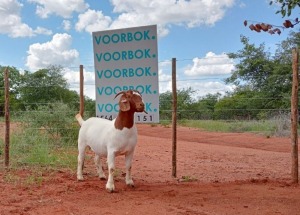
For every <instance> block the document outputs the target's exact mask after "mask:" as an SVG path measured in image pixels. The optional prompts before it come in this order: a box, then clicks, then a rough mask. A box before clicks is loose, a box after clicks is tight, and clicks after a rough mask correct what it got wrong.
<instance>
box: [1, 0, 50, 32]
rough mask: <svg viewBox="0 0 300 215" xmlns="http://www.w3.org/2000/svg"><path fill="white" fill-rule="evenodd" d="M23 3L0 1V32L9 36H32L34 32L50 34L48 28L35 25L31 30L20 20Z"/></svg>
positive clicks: (12, 0)
mask: <svg viewBox="0 0 300 215" xmlns="http://www.w3.org/2000/svg"><path fill="white" fill-rule="evenodd" d="M22 7H23V5H22V4H21V3H20V2H19V1H17V0H1V1H0V20H1V22H0V34H7V35H8V36H10V37H13V38H17V37H32V36H35V35H36V34H46V35H49V34H52V32H51V31H50V30H48V29H45V28H42V27H37V28H36V29H35V30H33V29H32V28H31V27H30V26H28V25H27V24H25V23H23V22H22V19H21V9H22Z"/></svg>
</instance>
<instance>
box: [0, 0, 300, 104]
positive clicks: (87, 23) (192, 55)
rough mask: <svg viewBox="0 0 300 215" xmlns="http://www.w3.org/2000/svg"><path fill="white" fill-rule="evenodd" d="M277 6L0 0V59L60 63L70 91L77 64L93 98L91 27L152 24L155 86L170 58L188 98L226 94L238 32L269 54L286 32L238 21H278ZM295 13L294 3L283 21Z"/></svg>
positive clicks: (234, 0)
mask: <svg viewBox="0 0 300 215" xmlns="http://www.w3.org/2000/svg"><path fill="white" fill-rule="evenodd" d="M278 9H279V7H278V5H269V0H163V1H162V0H101V1H96V0H1V1H0V19H1V22H0V44H1V46H0V47H1V48H0V65H1V66H13V67H16V68H17V69H19V70H20V71H24V70H27V71H30V72H35V71H37V70H39V69H42V68H47V67H48V66H50V65H61V66H62V67H63V68H64V70H63V74H64V77H65V78H66V79H67V81H68V83H69V86H70V89H72V90H76V91H78V90H79V65H83V66H84V79H85V83H84V84H85V89H84V91H85V95H87V96H88V97H90V98H92V99H95V71H94V56H93V41H92V32H96V31H104V30H111V29H121V28H128V27H138V26H145V25H157V29H158V32H157V33H158V62H159V67H158V68H159V71H158V73H159V91H160V93H163V92H166V91H168V90H169V91H171V89H172V88H171V87H172V84H171V59H172V58H176V60H177V88H178V89H187V88H188V87H191V88H192V89H193V90H194V91H195V95H194V97H195V98H200V97H203V96H205V95H207V94H208V93H212V94H213V93H217V92H219V93H221V94H223V95H224V94H225V92H231V91H233V90H234V88H235V86H234V85H225V83H224V79H225V78H226V77H229V76H230V73H231V72H232V71H233V70H234V68H235V64H236V63H237V62H236V61H233V60H232V59H230V58H229V57H228V55H227V53H233V52H237V51H238V50H241V49H242V48H243V46H242V43H241V42H240V36H241V35H244V36H246V37H248V38H249V40H250V43H254V44H256V45H259V44H261V43H265V46H266V48H267V49H268V50H270V51H271V52H274V51H275V50H276V47H277V44H279V43H280V42H281V41H283V40H284V39H286V38H287V36H288V34H289V32H290V31H289V30H288V29H285V30H283V31H282V34H281V35H277V34H276V35H270V34H268V33H265V32H262V33H257V32H253V31H251V30H250V29H249V28H248V27H245V26H244V24H243V22H244V20H249V22H248V23H249V24H251V23H252V22H253V23H256V22H264V23H269V24H272V25H279V26H281V25H282V23H283V22H284V20H285V19H287V18H282V16H281V15H280V14H276V11H277V10H278ZM297 15H299V10H298V9H295V10H294V11H293V13H292V15H291V16H290V17H289V19H294V18H296V17H297Z"/></svg>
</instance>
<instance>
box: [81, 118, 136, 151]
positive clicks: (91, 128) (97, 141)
mask: <svg viewBox="0 0 300 215" xmlns="http://www.w3.org/2000/svg"><path fill="white" fill-rule="evenodd" d="M114 123H115V119H114V120H112V121H109V120H107V119H102V118H96V117H92V118H89V119H88V120H86V121H82V125H81V128H80V131H79V142H80V143H81V146H80V147H84V148H86V146H89V147H90V148H91V149H92V150H93V151H94V152H95V154H97V155H100V156H107V152H108V151H112V152H114V153H116V156H117V155H124V154H126V153H129V152H131V151H134V148H135V146H136V143H137V129H136V126H135V125H134V126H133V127H132V128H130V129H128V128H124V129H122V130H118V129H115V127H114Z"/></svg>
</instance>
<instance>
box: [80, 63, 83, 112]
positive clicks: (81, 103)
mask: <svg viewBox="0 0 300 215" xmlns="http://www.w3.org/2000/svg"><path fill="white" fill-rule="evenodd" d="M79 73H80V75H79V79H80V109H79V113H80V115H81V116H82V117H83V114H84V95H83V87H84V86H83V83H84V76H83V65H80V66H79Z"/></svg>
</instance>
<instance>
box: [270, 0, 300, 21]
mask: <svg viewBox="0 0 300 215" xmlns="http://www.w3.org/2000/svg"><path fill="white" fill-rule="evenodd" d="M273 3H276V4H280V5H281V6H280V10H278V11H277V12H276V13H281V15H282V17H285V16H290V15H291V14H292V10H293V9H295V7H300V0H275V1H270V5H272V4H273Z"/></svg>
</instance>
